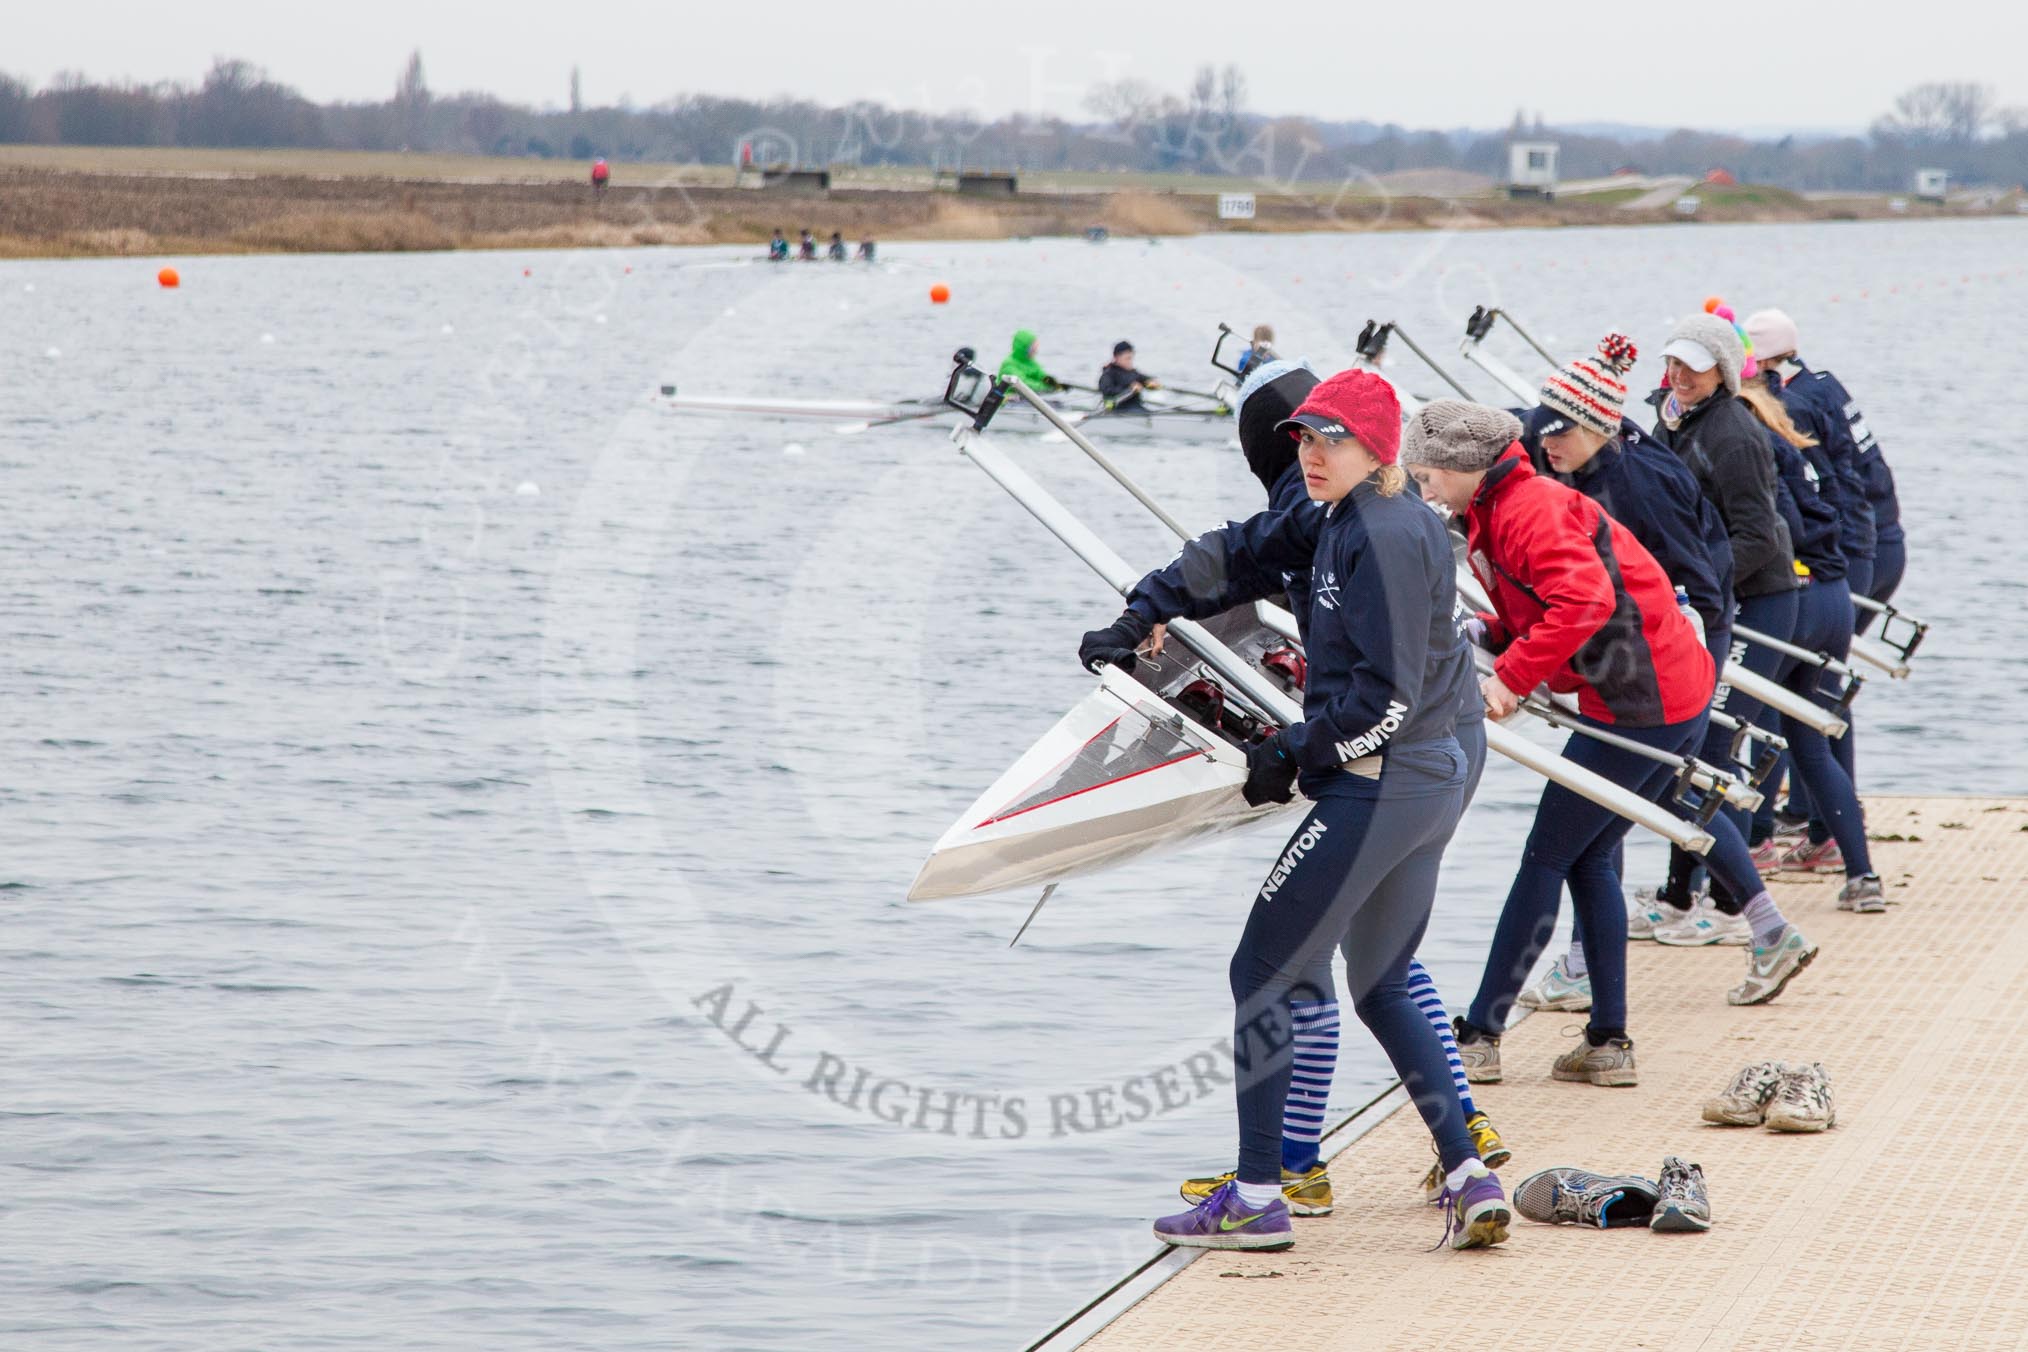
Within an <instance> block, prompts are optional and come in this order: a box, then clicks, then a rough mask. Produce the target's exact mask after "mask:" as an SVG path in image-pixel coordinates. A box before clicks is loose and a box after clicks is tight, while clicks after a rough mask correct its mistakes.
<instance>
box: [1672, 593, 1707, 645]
mask: <svg viewBox="0 0 2028 1352" xmlns="http://www.w3.org/2000/svg"><path fill="white" fill-rule="evenodd" d="M1676 609H1678V610H1680V611H1682V612H1683V618H1684V619H1686V620H1688V621H1690V627H1691V628H1692V629H1695V630H1696V631H1697V641H1698V642H1699V643H1702V642H1703V641H1704V617H1703V616H1702V615H1699V614H1698V613H1697V610H1696V608H1695V607H1694V606H1692V605H1691V604H1690V593H1689V592H1687V591H1685V590H1683V588H1681V587H1678V588H1676Z"/></svg>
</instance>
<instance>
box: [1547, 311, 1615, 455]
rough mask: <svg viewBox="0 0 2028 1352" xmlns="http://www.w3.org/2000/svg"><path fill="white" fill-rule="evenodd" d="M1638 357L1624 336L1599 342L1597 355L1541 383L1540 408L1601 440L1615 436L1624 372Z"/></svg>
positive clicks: (1611, 336)
mask: <svg viewBox="0 0 2028 1352" xmlns="http://www.w3.org/2000/svg"><path fill="white" fill-rule="evenodd" d="M1637 355H1638V353H1637V352H1636V350H1635V348H1634V344H1633V340H1632V339H1630V338H1628V337H1627V336H1626V335H1625V334H1624V333H1609V334H1607V335H1606V336H1605V337H1604V338H1602V339H1600V340H1599V345H1598V354H1597V355H1596V356H1591V357H1579V358H1578V359H1577V360H1576V361H1572V362H1566V363H1564V364H1563V365H1562V366H1560V367H1558V368H1557V369H1556V370H1554V371H1551V372H1550V373H1549V377H1548V379H1546V380H1544V381H1543V382H1542V406H1543V407H1544V408H1546V409H1548V410H1549V411H1550V412H1552V413H1557V414H1561V415H1562V416H1563V417H1565V418H1568V419H1569V420H1570V421H1571V422H1574V423H1576V424H1577V425H1578V426H1579V427H1588V428H1590V429H1591V430H1592V431H1594V432H1597V433H1598V434H1599V435H1600V436H1605V437H1613V436H1618V435H1619V431H1620V410H1621V409H1622V408H1624V407H1625V406H1626V402H1627V379H1626V377H1627V372H1628V371H1630V370H1632V369H1633V366H1634V358H1635V357H1636V356H1637Z"/></svg>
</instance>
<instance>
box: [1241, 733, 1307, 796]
mask: <svg viewBox="0 0 2028 1352" xmlns="http://www.w3.org/2000/svg"><path fill="white" fill-rule="evenodd" d="M1239 794H1240V797H1242V798H1244V799H1246V801H1247V804H1248V806H1250V807H1262V806H1265V805H1266V804H1268V803H1286V802H1288V801H1289V800H1290V799H1292V798H1294V797H1295V796H1296V760H1295V757H1293V756H1291V755H1290V754H1289V749H1288V746H1287V745H1286V744H1285V743H1284V742H1283V741H1282V735H1281V734H1280V733H1279V732H1278V733H1276V734H1275V735H1274V736H1272V737H1270V738H1268V739H1267V740H1266V741H1263V742H1256V743H1255V744H1254V745H1253V747H1252V748H1251V749H1249V750H1248V751H1247V753H1246V784H1245V785H1244V786H1243V787H1242V788H1241V789H1240V791H1239Z"/></svg>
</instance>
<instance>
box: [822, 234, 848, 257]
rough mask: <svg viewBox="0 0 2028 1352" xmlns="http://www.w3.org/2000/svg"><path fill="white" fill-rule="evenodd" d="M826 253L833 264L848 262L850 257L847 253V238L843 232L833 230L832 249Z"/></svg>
mask: <svg viewBox="0 0 2028 1352" xmlns="http://www.w3.org/2000/svg"><path fill="white" fill-rule="evenodd" d="M825 252H826V254H827V255H828V256H829V257H830V259H831V261H832V262H833V263H843V262H847V261H848V256H847V254H846V252H845V236H844V235H843V234H842V233H841V232H839V231H836V230H833V231H832V232H831V247H830V248H829V249H828V250H826V251H825Z"/></svg>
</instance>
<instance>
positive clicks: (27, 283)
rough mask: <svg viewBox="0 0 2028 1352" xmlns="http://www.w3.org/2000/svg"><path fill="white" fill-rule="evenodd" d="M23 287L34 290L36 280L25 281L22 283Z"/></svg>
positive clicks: (25, 289) (23, 288)
mask: <svg viewBox="0 0 2028 1352" xmlns="http://www.w3.org/2000/svg"><path fill="white" fill-rule="evenodd" d="M21 289H22V290H23V291H33V290H34V289H35V283H34V282H23V283H22V284H21Z"/></svg>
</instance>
